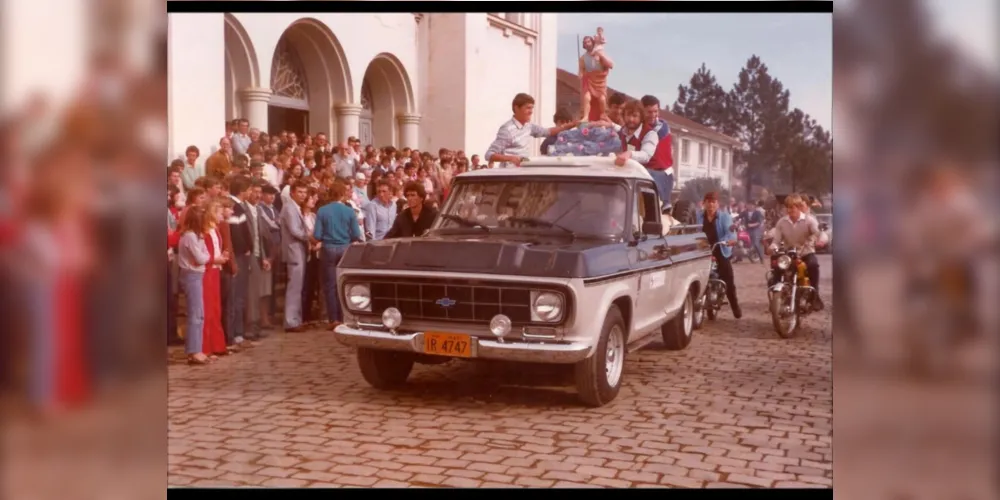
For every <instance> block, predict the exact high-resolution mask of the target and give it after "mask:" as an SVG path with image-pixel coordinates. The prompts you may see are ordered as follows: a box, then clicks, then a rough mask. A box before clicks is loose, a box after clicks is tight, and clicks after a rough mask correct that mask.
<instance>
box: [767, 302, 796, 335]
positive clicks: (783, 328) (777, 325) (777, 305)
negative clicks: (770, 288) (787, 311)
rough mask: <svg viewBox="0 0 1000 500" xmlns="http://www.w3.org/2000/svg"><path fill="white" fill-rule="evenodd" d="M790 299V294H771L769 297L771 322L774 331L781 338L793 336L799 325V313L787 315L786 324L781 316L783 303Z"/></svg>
mask: <svg viewBox="0 0 1000 500" xmlns="http://www.w3.org/2000/svg"><path fill="white" fill-rule="evenodd" d="M790 299H791V296H785V295H781V294H776V293H775V294H771V298H770V306H771V307H770V309H771V323H772V324H774V331H775V332H777V334H778V336H779V337H781V338H783V339H790V338H792V337H794V336H795V330H796V329H798V327H799V315H798V314H795V313H793V314H791V315H790V316H789V317H788V324H787V325H785V324H784V321H785V320H784V319H783V318H782V317H781V309H782V308H783V307H784V305H785V303H786V302H787V301H788V300H790Z"/></svg>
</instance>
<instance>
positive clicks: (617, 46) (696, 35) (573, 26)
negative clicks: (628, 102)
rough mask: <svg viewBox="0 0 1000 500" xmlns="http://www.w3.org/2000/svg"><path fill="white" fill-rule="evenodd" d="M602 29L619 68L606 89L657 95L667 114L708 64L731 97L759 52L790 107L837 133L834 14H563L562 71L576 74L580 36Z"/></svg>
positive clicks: (560, 20) (559, 54)
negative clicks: (679, 93) (834, 125)
mask: <svg viewBox="0 0 1000 500" xmlns="http://www.w3.org/2000/svg"><path fill="white" fill-rule="evenodd" d="M598 26H601V27H603V28H604V36H605V38H607V47H606V50H607V54H608V56H609V57H610V58H611V59H612V61H614V63H615V68H614V69H613V70H611V74H610V76H609V77H608V85H609V86H611V87H612V88H614V89H616V90H620V91H622V92H625V93H626V94H629V95H631V96H633V97H641V96H643V95H646V94H652V95H654V96H656V97H658V98H659V99H660V102H661V103H662V105H663V106H664V107H666V108H669V107H671V106H673V103H674V101H676V100H677V86H678V85H681V84H684V85H687V84H688V81H689V80H690V79H691V75H693V74H694V72H695V71H697V69H698V68H699V67H700V66H701V64H702V63H705V65H706V67H707V68H708V69H709V70H711V71H712V73H713V74H714V75H715V77H716V79H717V80H718V82H719V84H720V85H722V87H723V89H725V90H727V91H728V90H730V89H731V88H732V87H733V84H734V83H736V78H737V75H738V74H739V72H740V69H742V68H743V65H744V64H745V63H746V61H747V59H749V58H750V56H752V55H754V54H756V55H757V56H759V57H760V58H761V60H762V61H763V62H764V64H766V65H767V66H768V68H769V71H770V73H771V75H772V76H774V77H776V78H778V79H779V80H781V82H782V83H783V84H784V86H785V88H786V89H788V90H789V92H790V100H791V106H792V107H798V108H800V109H802V110H803V111H805V112H806V113H808V114H810V115H811V116H812V117H813V118H815V119H816V121H817V122H818V123H819V124H820V125H822V126H823V128H825V129H827V130H831V127H830V125H831V123H832V114H833V111H832V108H833V23H832V14H829V13H826V14H722V13H712V14H708V13H706V14H654V13H642V14H623V13H620V14H582V13H565V14H559V18H558V27H559V36H558V54H557V61H558V66H559V67H560V68H562V69H565V70H568V71H571V72H573V73H576V68H577V57H578V52H577V47H578V45H577V35H580V37H581V38H582V37H583V36H585V35H592V34H594V33H595V32H596V30H597V27H598ZM640 41H641V43H640ZM661 47H662V48H661Z"/></svg>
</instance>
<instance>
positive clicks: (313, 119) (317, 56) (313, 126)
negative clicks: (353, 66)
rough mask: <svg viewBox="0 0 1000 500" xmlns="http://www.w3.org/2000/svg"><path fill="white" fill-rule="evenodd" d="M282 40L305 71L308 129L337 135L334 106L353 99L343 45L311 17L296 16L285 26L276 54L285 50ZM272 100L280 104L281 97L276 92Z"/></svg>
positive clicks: (313, 131)
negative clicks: (297, 17)
mask: <svg viewBox="0 0 1000 500" xmlns="http://www.w3.org/2000/svg"><path fill="white" fill-rule="evenodd" d="M283 42H284V43H285V44H287V47H288V48H290V49H292V50H294V52H295V54H296V56H297V57H298V59H299V60H300V61H301V63H302V67H303V71H304V73H305V79H306V87H307V88H308V90H307V94H306V97H307V98H306V99H305V100H306V101H307V102H308V108H309V109H308V111H309V131H310V132H311V133H316V132H326V133H328V134H330V135H331V137H335V136H336V135H335V133H334V130H335V128H336V120H335V119H334V114H333V106H334V104H336V103H340V102H351V96H353V95H354V90H353V87H352V85H351V72H350V68H349V66H348V64H347V58H346V57H345V55H344V49H343V47H341V45H340V42H339V41H338V40H337V37H336V36H335V35H334V34H333V31H331V30H330V27H329V26H327V25H326V24H324V23H323V22H322V21H318V20H316V19H313V18H308V17H307V18H301V19H297V20H296V21H294V22H292V23H291V24H290V25H289V26H288V27H287V28H285V31H284V33H282V35H281V37H280V38H279V42H278V46H277V47H276V48H275V55H277V53H278V51H279V50H282V43H283ZM273 75H274V72H273V71H272V76H273ZM271 101H272V104H274V105H280V104H281V99H280V98H277V97H276V96H275V97H272V98H271Z"/></svg>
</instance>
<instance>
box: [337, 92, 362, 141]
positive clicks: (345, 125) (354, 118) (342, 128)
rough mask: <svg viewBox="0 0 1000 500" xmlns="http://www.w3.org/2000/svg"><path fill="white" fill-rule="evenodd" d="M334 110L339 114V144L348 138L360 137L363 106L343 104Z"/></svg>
mask: <svg viewBox="0 0 1000 500" xmlns="http://www.w3.org/2000/svg"><path fill="white" fill-rule="evenodd" d="M333 109H334V111H335V112H336V113H337V142H338V143H341V142H344V141H346V140H347V138H348V137H360V136H361V109H362V108H361V105H360V104H354V103H350V102H342V103H340V104H337V105H336V106H334V107H333Z"/></svg>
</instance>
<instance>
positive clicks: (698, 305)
mask: <svg viewBox="0 0 1000 500" xmlns="http://www.w3.org/2000/svg"><path fill="white" fill-rule="evenodd" d="M703 324H705V294H701V298H699V299H698V301H697V302H695V304H694V313H693V315H692V316H691V329H692V330H700V329H701V326H702V325H703Z"/></svg>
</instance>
